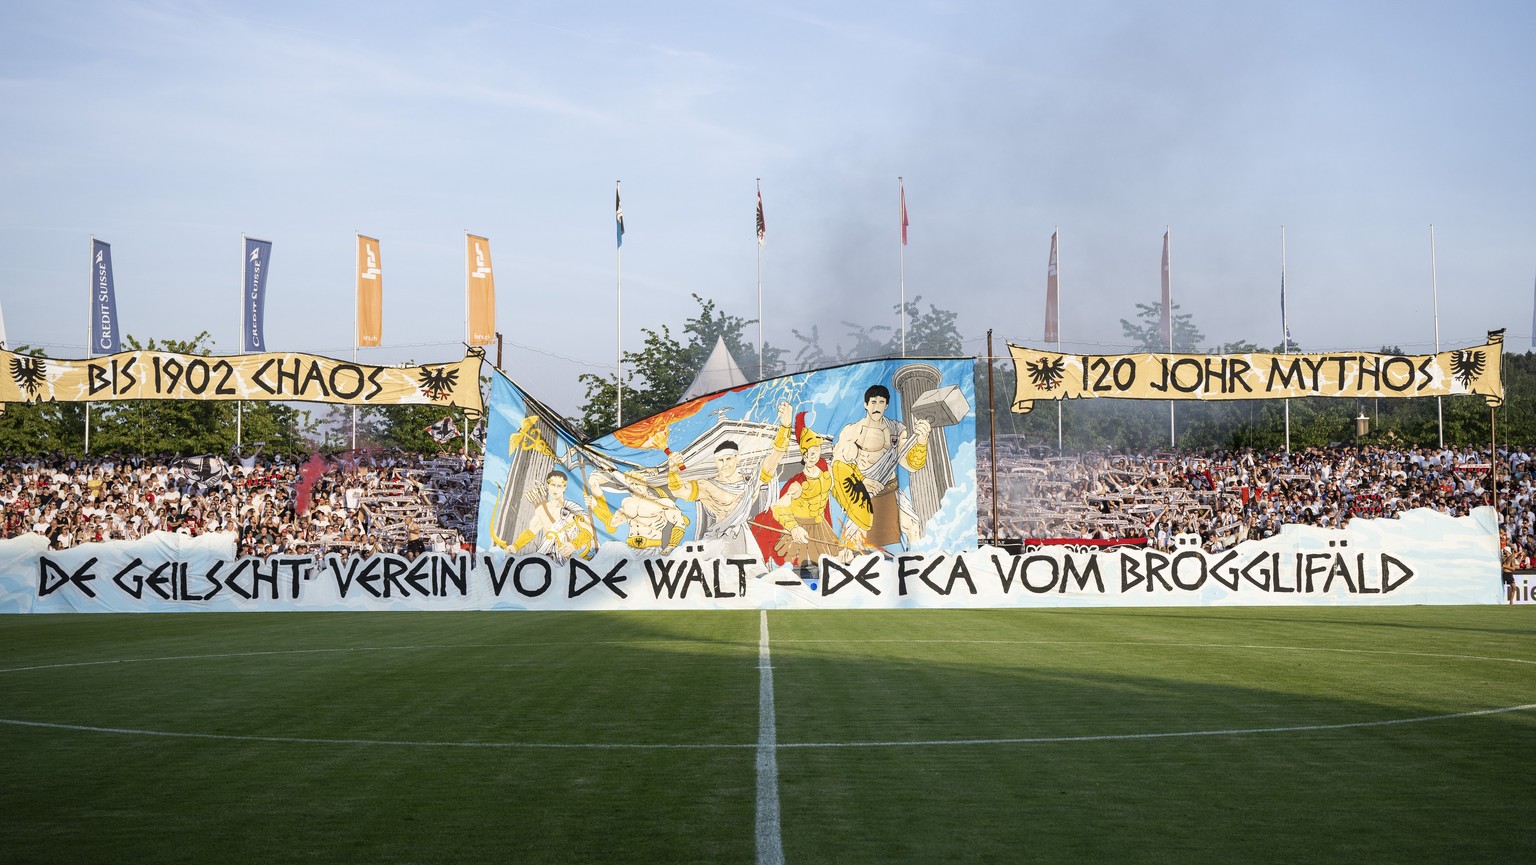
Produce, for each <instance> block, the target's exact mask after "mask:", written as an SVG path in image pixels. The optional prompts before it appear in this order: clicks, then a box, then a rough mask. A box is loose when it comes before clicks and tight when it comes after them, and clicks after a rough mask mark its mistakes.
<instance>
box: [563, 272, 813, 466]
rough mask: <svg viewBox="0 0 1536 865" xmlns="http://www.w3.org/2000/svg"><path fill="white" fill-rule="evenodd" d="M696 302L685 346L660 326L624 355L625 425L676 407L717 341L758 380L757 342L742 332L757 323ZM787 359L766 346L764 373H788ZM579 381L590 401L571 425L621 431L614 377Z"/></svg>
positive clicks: (585, 376)
mask: <svg viewBox="0 0 1536 865" xmlns="http://www.w3.org/2000/svg"><path fill="white" fill-rule="evenodd" d="M693 299H694V300H695V301H697V302H698V304H699V312H698V314H697V315H695V316H694V317H692V318H690V319H688V320H687V321H685V322H684V323H683V328H682V332H683V333H684V334H686V335H687V338H688V341H687V342H686V343H684V342H683V341H682V340H680V339H678V338H677V337H676V336H673V334H672V329H671V328H670V327H668V326H667V325H662V326H661V329H660V330H652V329H650V328H645V329H643V330H642V331H641V332H642V333H643V334H644V335H645V343H644V347H643V348H641V349H640V350H639V351H626V352H624V355H623V358H624V423H633V422H634V421H637V420H639V419H641V418H644V417H649V416H650V415H653V414H656V413H657V412H660V411H663V410H665V409H669V408H671V407H672V406H674V405H677V403H678V400H679V399H680V398H681V397H682V395H683V393H684V392H685V391H686V390H687V389H688V385H690V384H692V383H693V380H694V378H695V377H697V376H698V374H699V370H700V369H702V368H703V366H704V361H705V360H707V359H708V358H709V353H710V352H711V351H712V350H713V349H714V347H715V341H716V339H724V340H725V346H726V348H728V349H730V351H731V354H732V355H733V356H734V357H735V358H736V361H737V363H739V364H742V372H743V373H744V374H746V375H747V376H748V377H749V378H755V377H756V375H757V350H756V347H755V340H753V341H751V343H749V341H748V338H747V337H746V336H745V335H744V331H745V330H746V328H747V327H748V325H753V324H756V323H757V320H756V319H745V318H741V317H740V316H734V315H728V314H726V313H725V312H723V311H722V310H720V309H719V308H718V307H716V306H715V302H714V301H712V300H705V299H704V298H702V297H700V296H699V295H697V294H695V295H693ZM783 356H784V351H783V349H779V348H775V347H774V346H773V345H771V344H767V343H765V344H764V345H763V361H764V371H765V372H766V373H767V376H768V377H770V378H771V377H773V376H776V375H782V374H783V373H784V360H783ZM578 380H579V381H580V382H581V384H582V385H583V386H584V387H585V388H586V396H585V402H584V403H583V404H582V407H581V417H580V419H579V422H578V423H575V424H573V426H578V427H580V428H581V429H582V430H583V431H584V432H586V433H587V434H588V435H592V436H596V435H600V434H602V433H605V432H608V431H610V430H613V429H615V428H616V427H618V426H620V424H619V423H617V422H616V419H615V417H614V408H615V398H614V377H613V376H611V375H609V376H601V375H595V374H593V373H583V374H582V375H581V376H580V377H579V379H578Z"/></svg>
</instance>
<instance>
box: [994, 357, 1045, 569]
mask: <svg viewBox="0 0 1536 865" xmlns="http://www.w3.org/2000/svg"><path fill="white" fill-rule="evenodd" d="M994 363H995V361H994V360H993V358H992V328H990V327H989V328H987V424H988V425H989V431H988V433H987V453H988V457H989V459H990V461H991V463H992V544H993V546H996V545H997V543H998V541H997V395H996V393H994V391H993V390H992V366H993V364H994ZM1056 402H1057V404H1058V405H1059V404H1060V403H1061V400H1057V401H1056Z"/></svg>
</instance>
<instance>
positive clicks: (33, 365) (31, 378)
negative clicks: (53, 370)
mask: <svg viewBox="0 0 1536 865" xmlns="http://www.w3.org/2000/svg"><path fill="white" fill-rule="evenodd" d="M47 371H48V368H47V367H46V366H44V365H43V358H40V357H26V356H24V355H16V356H14V357H12V358H11V380H13V381H15V382H16V386H17V387H19V388H21V389H22V390H24V391H26V392H27V395H28V396H31V397H36V396H37V391H38V389H39V388H40V387H42V385H43V376H44V375H45V374H46V373H47Z"/></svg>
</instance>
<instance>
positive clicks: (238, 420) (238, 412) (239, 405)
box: [235, 231, 246, 457]
mask: <svg viewBox="0 0 1536 865" xmlns="http://www.w3.org/2000/svg"><path fill="white" fill-rule="evenodd" d="M245 267H246V264H245V232H243V231H242V232H240V317H239V318H238V319H236V321H237V322H239V329H238V330H236V331H235V347H236V349H237V350H238V351H237V353H238V354H245ZM244 422H245V400H235V456H237V457H238V456H239V455H240V448H241V445H242V443H243V442H244V438H243V435H244V429H243V424H244Z"/></svg>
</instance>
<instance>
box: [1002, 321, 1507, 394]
mask: <svg viewBox="0 0 1536 865" xmlns="http://www.w3.org/2000/svg"><path fill="white" fill-rule="evenodd" d="M1008 350H1009V352H1010V353H1011V354H1012V355H1013V365H1014V373H1015V377H1016V380H1017V384H1016V387H1015V390H1014V398H1013V410H1014V411H1015V412H1016V413H1019V414H1024V413H1027V412H1029V411H1030V410H1031V409H1033V408H1034V404H1035V403H1036V402H1037V401H1040V400H1062V399H1093V398H1099V397H1110V398H1115V399H1154V400H1234V399H1294V398H1299V397H1310V396H1321V397H1344V398H1366V397H1371V398H1376V397H1380V398H1392V397H1413V396H1456V395H1464V394H1470V395H1475V396H1481V397H1483V398H1484V399H1486V400H1487V401H1488V405H1490V406H1498V405H1501V404H1503V402H1504V379H1503V352H1504V331H1503V330H1492V331H1489V332H1488V341H1487V342H1486V343H1484V344H1483V345H1477V346H1472V347H1470V348H1463V349H1456V350H1453V351H1443V352H1440V353H1438V354H1422V355H1414V354H1376V353H1370V352H1331V353H1321V354H1273V353H1264V352H1251V353H1246V354H1155V353H1154V354H1119V355H1095V354H1063V353H1061V352H1055V351H1041V350H1038V349H1032V348H1025V347H1024V346H1018V345H1013V344H1011V343H1010V344H1009V346H1008Z"/></svg>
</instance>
